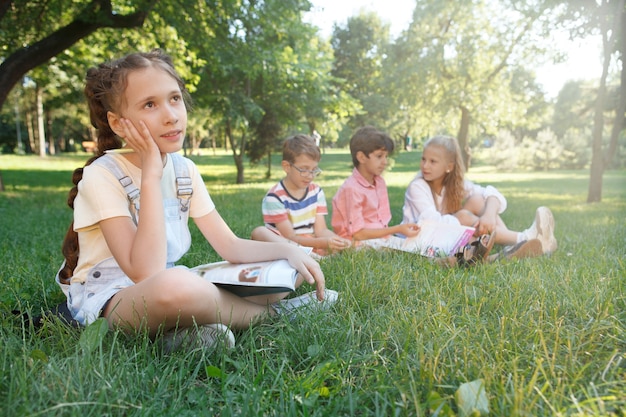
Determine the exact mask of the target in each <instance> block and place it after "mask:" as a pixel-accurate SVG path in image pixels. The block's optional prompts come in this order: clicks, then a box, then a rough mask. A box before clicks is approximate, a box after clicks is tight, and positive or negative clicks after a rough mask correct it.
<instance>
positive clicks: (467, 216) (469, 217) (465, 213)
mask: <svg viewBox="0 0 626 417" xmlns="http://www.w3.org/2000/svg"><path fill="white" fill-rule="evenodd" d="M454 216H455V217H456V218H457V219H458V220H459V222H460V223H461V224H462V225H463V226H474V225H475V224H476V222H477V221H478V216H476V215H475V214H474V213H472V212H471V211H469V210H466V209H461V210H459V211H457V212H456V213H455V214H454Z"/></svg>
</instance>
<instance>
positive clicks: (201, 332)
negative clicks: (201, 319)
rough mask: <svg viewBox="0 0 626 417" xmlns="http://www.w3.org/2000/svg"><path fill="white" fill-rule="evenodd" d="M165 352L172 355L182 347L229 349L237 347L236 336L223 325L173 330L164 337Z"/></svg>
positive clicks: (205, 325)
mask: <svg viewBox="0 0 626 417" xmlns="http://www.w3.org/2000/svg"><path fill="white" fill-rule="evenodd" d="M162 344H163V351H164V352H165V353H172V352H174V351H176V350H178V349H180V348H182V347H184V348H186V349H189V350H192V349H215V348H217V347H218V346H223V347H225V348H227V349H232V348H234V347H235V335H234V334H233V332H231V331H230V329H229V328H228V327H227V326H225V325H223V324H221V323H216V324H203V325H201V326H197V327H196V326H193V327H185V328H181V329H174V330H171V331H169V332H167V333H165V334H164V335H163V340H162Z"/></svg>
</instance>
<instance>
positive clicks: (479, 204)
mask: <svg viewBox="0 0 626 417" xmlns="http://www.w3.org/2000/svg"><path fill="white" fill-rule="evenodd" d="M463 208H464V209H465V210H467V211H469V212H470V213H472V214H474V215H476V216H481V215H482V214H483V212H484V211H485V199H484V198H483V197H481V196H479V195H473V196H471V197H470V198H468V199H467V200H465V203H464V204H463Z"/></svg>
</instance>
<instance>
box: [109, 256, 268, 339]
mask: <svg viewBox="0 0 626 417" xmlns="http://www.w3.org/2000/svg"><path fill="white" fill-rule="evenodd" d="M268 314H269V310H268V307H267V305H260V304H256V303H253V302H251V301H248V300H246V299H244V298H241V297H239V296H236V295H234V294H232V293H230V292H228V291H226V290H223V289H220V288H218V287H217V286H215V285H214V284H212V283H210V282H209V281H207V280H205V279H204V278H201V277H200V276H198V275H196V274H194V273H193V272H190V271H187V270H185V269H182V268H171V269H167V270H165V271H162V272H160V273H158V274H157V275H155V276H153V277H150V278H148V279H146V280H144V281H141V282H139V283H137V284H136V285H133V286H131V287H127V288H124V289H123V290H121V291H120V292H118V293H117V294H116V295H115V296H113V298H112V299H111V301H110V302H109V304H108V306H107V308H106V310H105V312H104V316H105V317H106V318H107V320H108V321H109V325H110V326H112V327H118V326H119V327H122V328H127V329H131V330H133V329H134V330H137V329H140V328H147V329H148V331H149V333H150V335H151V336H154V335H155V334H156V333H157V331H158V330H159V328H160V327H161V326H162V328H163V330H165V331H167V330H169V329H172V328H174V327H176V326H180V327H190V326H193V325H194V324H198V325H202V324H212V323H224V324H227V325H230V326H232V327H233V328H247V327H248V326H249V325H250V322H251V321H253V320H255V319H257V318H261V317H263V316H267V315H268Z"/></svg>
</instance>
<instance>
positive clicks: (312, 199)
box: [261, 180, 328, 235]
mask: <svg viewBox="0 0 626 417" xmlns="http://www.w3.org/2000/svg"><path fill="white" fill-rule="evenodd" d="M261 209H262V211H263V221H264V222H265V226H266V227H268V228H269V229H271V230H273V231H275V232H278V229H276V224H278V223H280V222H282V221H285V220H289V222H290V223H291V224H292V226H293V229H294V231H295V233H296V234H297V235H304V234H313V232H314V230H313V225H314V224H315V217H316V216H317V215H318V214H323V215H326V214H328V207H327V206H326V197H324V191H322V189H321V188H320V186H319V185H317V184H314V183H310V184H309V187H308V189H307V190H306V193H305V194H304V196H303V197H302V198H301V199H297V198H294V197H293V196H292V195H291V194H289V192H288V191H287V189H286V188H285V185H284V184H283V181H282V180H281V181H280V182H279V183H278V184H276V185H275V186H273V187H272V188H271V189H270V190H269V191H268V192H267V194H265V197H264V198H263V203H262V205H261Z"/></svg>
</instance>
